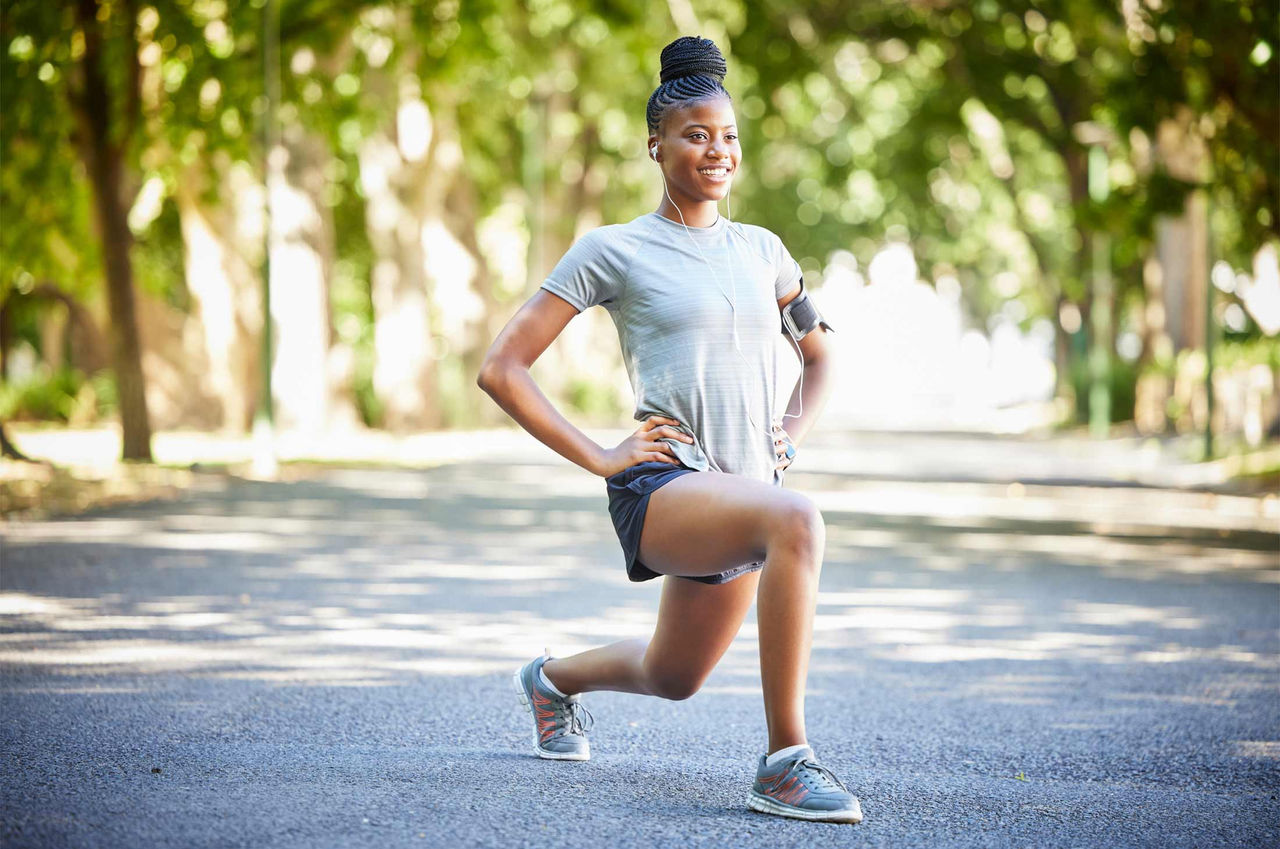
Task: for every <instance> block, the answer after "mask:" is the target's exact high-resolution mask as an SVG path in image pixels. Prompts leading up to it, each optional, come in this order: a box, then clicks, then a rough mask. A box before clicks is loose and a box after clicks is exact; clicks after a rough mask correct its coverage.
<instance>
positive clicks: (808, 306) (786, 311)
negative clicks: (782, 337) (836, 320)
mask: <svg viewBox="0 0 1280 849" xmlns="http://www.w3.org/2000/svg"><path fill="white" fill-rule="evenodd" d="M818 327H821V328H822V329H823V330H826V331H828V332H830V333H834V332H835V330H834V329H833V328H832V327H831V325H829V324H827V323H826V321H824V320H823V318H822V316H821V315H819V314H818V308H817V307H816V306H814V304H813V301H811V300H809V293H808V292H806V291H805V290H804V278H803V277H801V278H800V294H799V295H797V296H796V297H794V298H792V299H791V302H790V303H789V304H787V305H786V306H785V307H783V308H782V332H783V333H789V334H791V338H792V339H794V340H796V341H797V342H799V341H800V340H801V339H803V338H804V337H806V336H808V335H809V334H810V333H811V332H813V330H814V329H815V328H818Z"/></svg>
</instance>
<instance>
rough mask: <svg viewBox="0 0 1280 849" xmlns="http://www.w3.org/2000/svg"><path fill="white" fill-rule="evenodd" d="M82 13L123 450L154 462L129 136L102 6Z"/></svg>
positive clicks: (89, 163) (90, 164) (82, 104)
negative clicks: (111, 85)
mask: <svg viewBox="0 0 1280 849" xmlns="http://www.w3.org/2000/svg"><path fill="white" fill-rule="evenodd" d="M76 11H77V17H78V18H79V23H80V27H81V29H82V30H83V33H84V53H83V54H82V56H81V59H80V64H79V69H80V73H81V74H82V87H81V90H80V92H79V93H78V96H77V95H76V94H73V95H72V98H71V100H72V103H71V105H72V110H73V111H74V112H75V114H76V118H77V121H78V123H79V126H80V134H79V135H80V137H79V142H80V153H81V156H82V157H83V159H84V164H85V169H86V171H87V172H88V174H89V181H90V183H91V184H92V186H93V211H94V221H95V222H96V225H97V230H98V235H99V238H100V239H101V240H102V257H103V263H104V266H105V271H106V279H107V305H108V309H109V310H110V313H111V334H110V336H111V363H112V366H113V367H114V369H115V376H116V387H117V394H118V396H119V398H118V400H119V404H120V423H121V430H122V431H123V440H124V446H123V452H122V454H123V457H124V459H126V460H142V461H145V462H150V461H151V421H150V416H149V415H148V413H147V396H146V384H145V382H144V380H143V377H142V346H141V343H140V341H139V336H138V322H137V312H136V305H135V303H134V291H133V265H132V262H131V261H130V258H129V248H130V247H131V246H132V244H133V234H132V233H130V232H129V226H128V223H127V212H128V210H127V209H126V205H125V203H124V197H123V194H124V192H123V189H124V187H123V179H122V178H123V170H124V151H125V143H126V140H125V139H121V140H114V139H112V137H111V129H110V123H111V121H110V117H111V109H112V100H111V94H110V93H109V92H108V90H107V81H106V77H105V74H104V71H103V68H102V25H101V23H100V22H99V20H98V17H97V12H98V10H97V5H96V4H95V3H93V2H92V0H80V2H79V3H78V4H77V7H76ZM128 11H129V10H128V9H126V12H128ZM130 32H132V28H130ZM135 53H136V51H135ZM135 61H136V59H135Z"/></svg>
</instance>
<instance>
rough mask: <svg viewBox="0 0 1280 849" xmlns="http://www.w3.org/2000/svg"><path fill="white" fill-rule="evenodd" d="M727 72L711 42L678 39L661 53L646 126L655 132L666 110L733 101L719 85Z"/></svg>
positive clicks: (687, 36) (688, 36)
mask: <svg viewBox="0 0 1280 849" xmlns="http://www.w3.org/2000/svg"><path fill="white" fill-rule="evenodd" d="M727 71H728V66H726V65H725V61H724V55H723V54H722V53H721V52H720V48H718V47H716V44H715V42H714V41H712V40H711V39H709V38H702V37H701V36H695V35H686V36H682V37H681V38H677V39H676V40H675V41H673V42H671V43H670V44H668V45H667V46H666V47H664V48H663V49H662V72H661V75H660V79H661V80H662V82H661V84H659V86H658V87H657V88H656V89H655V90H654V92H653V94H652V95H650V97H649V106H648V109H647V110H646V111H645V123H646V124H648V126H649V132H650V133H656V132H658V129H659V128H660V127H661V125H662V119H663V118H664V117H665V116H666V113H667V111H668V110H669V109H671V108H673V107H677V106H688V105H689V104H691V103H695V102H697V101H700V100H708V99H710V98H714V97H723V98H725V99H726V100H732V99H733V98H731V97H729V92H727V91H725V88H724V86H723V85H721V83H722V82H723V81H724V75H725V73H726V72H727Z"/></svg>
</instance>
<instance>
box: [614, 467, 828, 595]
mask: <svg viewBox="0 0 1280 849" xmlns="http://www.w3.org/2000/svg"><path fill="white" fill-rule="evenodd" d="M806 509H812V507H811V505H810V503H809V501H808V499H806V498H805V497H804V496H803V495H799V494H798V493H794V492H788V491H787V490H784V489H781V488H780V487H776V486H773V485H772V484H767V483H764V482H763V481H757V480H751V479H750V478H744V477H741V476H739V475H727V474H724V473H722V472H696V473H694V474H689V475H682V476H681V477H678V478H676V479H675V480H673V481H671V482H670V483H668V484H666V485H664V486H662V487H661V488H659V489H657V490H655V491H654V492H653V494H652V495H650V496H649V506H648V509H647V511H646V512H645V517H644V528H643V530H642V531H641V533H640V552H639V557H640V562H641V563H643V564H644V565H646V566H648V567H649V568H650V569H652V570H653V571H655V572H660V573H661V574H663V575H682V576H685V577H702V576H706V575H714V574H716V573H718V572H723V571H725V570H726V569H732V568H733V567H735V566H742V565H743V564H746V563H754V562H756V561H760V560H764V557H765V548H766V546H767V544H768V540H769V534H770V531H771V530H772V528H773V527H774V526H775V525H776V523H777V521H778V520H779V519H781V518H785V517H787V516H789V515H793V514H794V513H795V512H797V511H804V510H806Z"/></svg>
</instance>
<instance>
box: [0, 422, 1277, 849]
mask: <svg viewBox="0 0 1280 849" xmlns="http://www.w3.org/2000/svg"><path fill="white" fill-rule="evenodd" d="M869 444H874V445H875V446H876V447H877V450H876V451H875V452H873V454H874V457H875V458H876V466H877V467H876V468H872V469H867V468H866V463H865V462H864V461H865V460H866V458H867V456H868V455H867V446H868V445H869ZM850 445H852V443H850ZM850 445H842V444H841V443H839V441H838V440H834V438H832V439H829V440H828V442H827V444H826V445H825V446H824V445H815V446H813V448H812V450H811V451H810V452H809V460H810V464H809V465H810V471H808V472H805V471H803V469H804V466H801V467H799V468H798V469H797V470H796V471H795V472H793V473H792V475H791V477H790V479H789V481H788V486H790V487H792V488H795V489H797V490H800V491H804V492H807V493H809V494H811V495H812V496H813V497H814V498H815V500H817V501H818V503H819V504H820V506H821V507H822V508H823V512H824V515H825V516H826V519H827V525H828V551H827V561H826V565H825V567H824V572H823V577H822V594H821V597H820V600H819V609H818V617H817V629H816V631H817V632H816V635H815V649H814V656H813V662H812V669H811V676H810V690H809V702H808V706H809V707H808V713H809V730H810V735H811V739H812V741H813V743H814V744H815V746H816V748H817V750H818V753H819V755H820V756H822V758H823V759H824V760H825V761H826V762H828V763H829V764H831V765H832V766H834V767H836V768H837V770H838V771H839V773H840V774H842V775H843V776H844V777H845V778H846V780H847V781H848V782H849V783H850V784H851V785H852V786H853V787H854V788H855V790H856V792H858V794H859V795H860V797H861V799H862V806H863V810H864V811H865V814H866V820H865V822H864V823H863V824H861V825H859V826H834V825H813V824H805V823H796V822H791V821H786V820H780V819H776V818H771V817H765V816H762V815H759V814H753V813H751V812H749V811H747V810H746V809H745V807H744V805H743V800H744V796H745V794H746V791H747V788H748V786H749V783H750V780H751V777H752V775H753V769H754V760H755V758H756V756H757V754H758V753H759V752H760V749H761V746H762V745H763V720H762V715H761V700H760V689H759V673H758V668H757V664H756V650H757V646H756V640H755V629H754V624H753V622H754V620H753V619H749V620H748V623H747V625H746V626H745V627H744V629H743V631H742V633H741V634H740V636H739V638H738V640H737V642H736V643H735V645H734V647H733V648H732V649H731V650H730V652H729V654H728V656H727V657H726V659H725V661H724V662H723V663H722V664H721V666H720V667H719V668H718V669H717V670H716V672H715V673H714V674H713V676H712V677H711V679H710V681H709V682H708V684H707V686H706V687H705V688H704V689H703V691H702V692H701V693H699V694H698V695H697V696H695V697H694V698H693V699H691V700H688V701H684V702H664V701H660V700H656V699H649V698H643V697H639V696H632V695H626V694H614V693H598V694H590V695H589V696H588V697H587V698H586V700H585V701H586V704H587V705H588V706H589V707H590V709H591V710H592V712H593V713H594V714H595V718H596V730H595V732H594V733H593V734H592V748H593V753H594V754H593V759H592V760H591V761H590V762H589V763H585V764H567V763H552V762H544V761H539V760H537V759H536V758H533V757H532V756H531V755H530V752H529V748H530V744H529V740H528V738H529V729H528V727H527V726H526V724H525V723H526V722H527V721H528V720H527V717H526V715H525V714H523V713H522V712H519V711H518V710H517V705H516V703H515V700H514V698H513V697H512V695H511V693H510V691H509V689H508V676H509V673H510V671H511V670H512V669H513V668H514V667H515V666H516V665H517V664H518V663H520V662H522V661H524V660H526V659H527V658H528V657H530V656H532V655H533V654H535V653H537V652H538V651H540V650H541V649H542V647H543V646H544V645H545V646H549V647H550V648H551V650H552V651H553V653H556V654H564V653H569V652H571V651H574V650H577V649H580V648H586V647H589V646H592V645H596V644H598V643H601V642H603V641H606V640H612V639H620V638H624V637H631V636H643V635H646V634H647V633H648V632H649V630H650V628H651V626H652V621H653V616H654V611H655V609H656V600H657V593H658V589H659V588H658V585H657V582H651V583H648V584H642V585H633V584H629V583H627V581H626V580H625V578H624V577H623V575H622V571H621V557H620V554H619V553H618V550H617V546H616V542H615V540H614V538H613V536H612V530H611V528H610V526H609V522H608V516H607V513H606V512H605V506H604V499H603V484H602V482H601V481H600V480H599V479H597V478H593V477H591V476H589V475H587V474H585V473H584V472H581V471H579V470H577V469H576V468H573V467H571V466H569V465H568V464H566V463H564V462H563V461H559V460H557V459H552V458H548V457H547V456H546V455H545V454H536V453H535V454H532V455H528V458H526V460H525V462H522V463H515V464H512V463H511V462H510V461H511V460H512V459H514V457H513V456H503V455H502V454H501V452H498V453H496V454H495V455H494V456H492V457H489V458H483V457H481V458H473V459H471V460H469V461H468V462H465V463H459V464H454V465H446V466H442V467H439V468H434V469H429V470H417V471H398V470H386V469H375V470H369V469H363V470H361V469H329V470H325V471H320V472H317V473H316V474H315V475H313V476H311V477H310V478H309V479H307V480H302V481H295V482H291V483H252V482H245V481H235V480H230V479H225V478H218V477H213V476H209V477H202V478H201V479H200V484H199V486H198V487H197V489H196V490H195V491H193V492H192V493H191V494H190V495H189V496H188V497H187V498H186V499H184V500H182V501H180V502H176V503H157V504H150V505H139V506H135V507H131V508H120V509H113V510H110V511H106V512H100V513H95V514H91V515H89V516H87V517H82V518H80V519H78V520H62V521H45V522H30V523H22V524H10V525H7V526H0V535H2V537H3V538H2V540H0V546H2V547H0V557H2V558H3V562H2V564H0V569H2V571H0V675H2V677H0V681H2V682H3V690H2V693H0V709H2V713H3V717H4V720H3V723H2V724H0V744H2V746H3V759H2V761H0V774H2V777H3V791H2V796H0V843H2V844H3V846H4V847H6V849H18V847H117V846H119V847H147V849H152V847H156V848H157V849H158V847H170V846H172V847H184V849H194V847H206V846H207V847H225V846H253V847H261V846H280V847H295V846H296V847H314V846H370V847H400V846H463V847H466V846H539V847H541V846H548V845H555V846H584V847H585V846H609V847H633V846H634V847H647V846H662V847H678V846H708V847H726V846H767V847H786V846H804V847H811V846H813V847H822V846H850V845H860V846H892V847H917V846H918V847H945V846H974V847H979V846H981V847H990V846H1017V847H1023V846H1036V847H1085V846H1106V847H1117V846H1150V847H1162V848H1163V847H1182V846H1185V847H1212V846H1221V847H1254V846H1256V847H1264V846H1265V847H1271V846H1275V845H1278V844H1280V801H1278V798H1277V797H1280V584H1278V580H1280V578H1278V574H1277V566H1278V565H1280V564H1278V563H1277V559H1278V558H1280V554H1278V551H1280V537H1278V536H1277V534H1276V528H1277V519H1276V516H1277V513H1276V506H1277V505H1276V501H1275V500H1274V499H1272V500H1270V501H1267V500H1263V499H1257V498H1238V497H1229V496H1221V495H1212V494H1207V493H1195V492H1185V491H1174V490H1166V489H1160V488H1157V487H1151V486H1145V487H1127V486H1116V485H1114V484H1115V481H1108V480H1106V479H1105V478H1106V476H1105V474H1103V473H1101V472H1099V471H1098V469H1096V468H1093V467H1089V470H1088V473H1087V474H1085V475H1084V476H1083V479H1081V475H1072V474H1069V473H1064V472H1063V468H1062V467H1064V466H1065V467H1066V471H1067V472H1070V471H1071V468H1076V469H1077V471H1078V470H1079V469H1080V468H1082V467H1081V466H1078V465H1077V466H1074V467H1073V466H1072V463H1071V460H1070V457H1069V455H1063V457H1062V458H1060V459H1059V461H1057V465H1056V466H1054V467H1053V468H1043V467H1042V466H1043V465H1044V463H1045V460H1044V457H1045V455H1046V454H1049V453H1053V452H1050V451H1048V450H1047V449H1046V448H1045V447H1043V446H1042V447H1040V448H1037V445H1036V444H1035V443H1034V442H1031V441H1027V440H1022V441H1019V442H1017V443H1010V444H1009V445H1007V446H1006V445H1005V444H1004V443H993V442H992V441H990V440H980V441H976V440H975V441H971V442H966V440H965V438H964V437H958V436H954V435H952V436H947V437H945V438H944V437H930V436H927V435H916V436H904V437H900V438H891V437H885V436H881V437H878V441H875V442H873V443H872V442H868V441H866V440H863V441H861V442H858V443H857V445H859V446H860V447H859V448H858V449H857V450H854V449H853V448H851V447H850ZM846 449H847V450H846ZM984 451H985V452H987V453H988V454H991V453H992V452H994V453H995V454H996V455H997V456H999V457H1001V458H1003V459H1002V462H1001V464H1000V465H999V466H998V467H993V466H992V465H991V464H990V463H989V462H987V461H986V460H984V459H982V457H983V453H982V452H984ZM1055 451H1056V449H1055ZM824 452H825V453H824ZM956 452H959V454H957V453H956ZM965 452H968V454H966V453H965ZM1008 452H1013V453H1012V454H1010V453H1008ZM1018 452H1021V453H1020V454H1019V453H1018ZM969 455H971V456H974V457H976V458H978V459H976V460H974V461H972V462H971V465H973V466H974V468H973V469H970V470H969V471H968V472H966V471H964V470H963V469H960V468H958V467H957V463H959V461H957V460H956V457H957V456H969ZM930 456H938V457H947V458H950V461H951V463H950V465H949V466H948V468H947V469H946V470H945V474H938V475H935V476H934V477H938V478H945V479H940V480H930V479H929V478H930V475H929V474H928V471H929V468H928V464H927V463H922V462H920V458H922V457H930ZM1054 456H1057V455H1056V454H1055V455H1054ZM859 457H862V458H863V459H862V461H859V460H858V458H859ZM1019 457H1021V460H1019V459H1018V458H1019ZM895 458H896V459H895ZM859 463H861V465H859ZM886 464H887V465H886ZM959 465H963V463H959ZM1050 465H1052V464H1050ZM903 468H909V469H911V470H912V471H911V473H909V474H897V473H893V470H894V469H903ZM815 469H820V470H821V472H819V471H815ZM1020 470H1022V471H1021V472H1020ZM1011 482H1013V483H1011Z"/></svg>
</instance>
